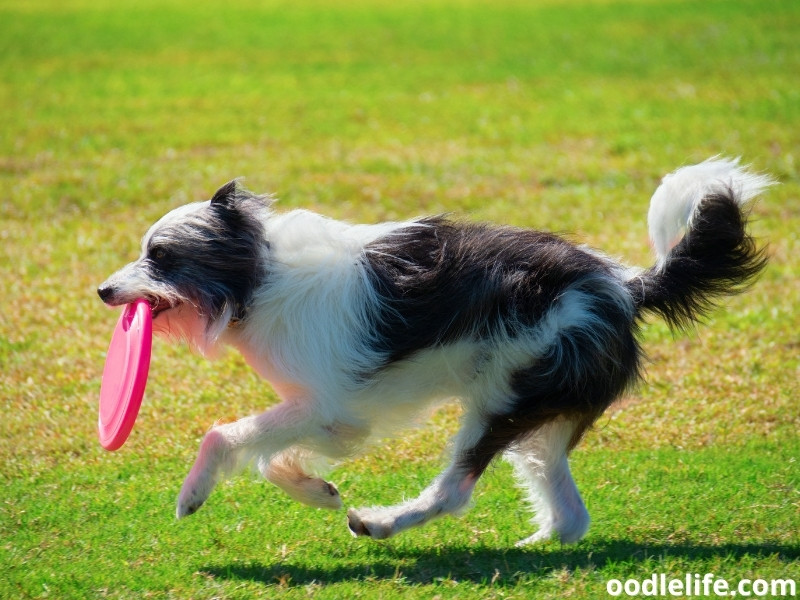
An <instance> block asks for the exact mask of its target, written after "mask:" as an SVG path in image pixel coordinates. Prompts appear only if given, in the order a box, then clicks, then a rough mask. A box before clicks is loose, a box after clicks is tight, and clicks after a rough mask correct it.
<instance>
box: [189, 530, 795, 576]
mask: <svg viewBox="0 0 800 600" xmlns="http://www.w3.org/2000/svg"><path fill="white" fill-rule="evenodd" d="M774 555H777V556H778V557H780V559H781V560H785V561H787V562H788V561H792V560H796V559H798V558H800V546H798V545H781V544H771V543H764V544H721V545H718V546H710V545H692V544H662V545H658V544H656V545H643V544H638V543H634V542H628V541H623V540H601V541H599V542H593V543H592V544H591V546H589V545H588V544H587V545H580V546H577V547H575V548H565V547H562V548H560V549H558V548H557V549H555V550H549V549H548V548H547V547H546V546H540V547H538V548H533V549H524V550H523V549H518V548H509V549H498V548H489V547H480V546H478V547H475V548H463V547H460V548H450V549H442V550H437V551H431V550H427V551H426V550H407V549H398V548H392V547H390V546H377V547H375V548H374V549H371V550H369V555H368V557H367V558H365V557H364V555H363V553H361V552H359V553H358V557H357V558H354V559H347V558H345V559H342V560H340V561H338V565H335V566H330V567H320V566H312V565H302V564H296V563H292V562H285V563H284V562H277V563H274V564H261V563H249V564H248V563H243V562H234V563H229V564H225V565H209V566H206V567H204V568H202V569H200V571H201V572H202V573H204V574H206V575H209V576H211V577H215V578H220V579H237V580H243V581H250V582H257V583H263V584H265V585H275V584H277V583H280V584H281V585H289V586H302V585H308V584H311V583H314V582H316V583H323V584H332V583H340V582H350V581H359V580H370V581H374V580H392V581H393V580H397V579H402V580H403V581H405V582H407V583H409V584H426V583H432V582H436V581H439V580H446V579H453V580H458V581H471V582H473V583H477V584H481V583H489V582H490V581H491V582H492V583H493V585H495V586H498V585H499V586H504V585H514V584H515V582H516V580H518V579H519V578H520V577H522V576H537V577H547V576H548V575H550V574H552V573H553V572H554V571H557V570H563V569H567V570H570V571H574V570H576V569H583V570H588V569H602V568H604V567H605V566H607V565H610V564H616V563H628V562H634V563H636V562H644V561H647V560H648V559H661V558H664V557H667V556H670V557H680V558H685V559H690V560H697V559H713V558H722V559H728V560H730V559H734V560H735V559H742V558H745V557H751V558H753V557H766V556H774ZM496 573H498V574H500V575H498V576H496V575H495V574H496Z"/></svg>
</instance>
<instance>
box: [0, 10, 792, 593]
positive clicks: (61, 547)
mask: <svg viewBox="0 0 800 600" xmlns="http://www.w3.org/2000/svg"><path fill="white" fill-rule="evenodd" d="M343 4H344V3H337V2H333V1H332V0H308V1H306V2H302V3H287V2H281V1H279V0H275V1H273V2H253V1H249V0H233V1H232V2H228V3H226V4H225V5H224V8H220V6H219V5H211V4H210V3H201V2H192V3H190V2H188V1H187V0H168V1H166V2H161V1H160V2H155V1H152V0H142V1H136V2H133V1H131V0H120V1H116V2H102V1H96V0H93V1H92V2H88V1H85V0H67V1H64V0H61V1H59V2H55V1H53V0H31V1H30V2H25V3H21V2H10V1H8V0H0V74H2V77H0V107H2V111H0V132H2V137H0V184H2V189H3V190H4V192H3V195H2V200H0V239H1V240H2V244H0V274H1V275H2V282H3V290H4V295H3V308H2V310H0V401H1V402H2V409H3V418H2V420H0V484H2V486H3V492H2V494H0V499H1V500H2V502H0V565H2V566H0V597H4V598H29V597H30V598H44V597H50V598H92V597H98V598H99V597H110V598H151V597H155V598H253V597H273V596H276V597H277V596H281V597H283V596H285V597H287V598H305V597H314V598H342V597H353V598H357V597H364V598H394V597H401V596H402V597H403V598H433V597H439V598H474V597H481V598H530V597H536V598H602V597H606V592H605V582H607V581H608V580H609V579H611V578H619V579H623V580H624V579H627V578H638V579H645V578H647V577H649V576H650V575H651V574H652V573H661V572H664V573H667V574H668V575H670V576H675V577H682V576H684V575H685V574H686V573H705V572H713V573H715V574H716V575H718V576H720V577H724V578H727V579H728V580H730V581H732V582H735V581H736V580H738V579H740V578H752V579H755V578H766V579H770V578H778V577H794V578H795V579H796V580H800V535H799V534H798V532H800V493H799V492H798V486H799V483H798V480H800V468H799V467H798V457H799V456H800V440H798V435H797V431H798V430H799V428H800V403H798V398H800V389H799V387H798V375H800V361H799V360H798V356H799V355H800V352H799V351H798V349H799V348H800V333H799V332H800V316H799V315H798V311H797V306H798V305H800V280H799V279H798V273H800V261H798V258H797V257H798V256H799V255H800V244H798V232H799V231H800V200H799V198H800V176H799V175H798V160H800V158H799V157H798V154H797V152H798V148H800V127H798V123H800V89H799V88H798V87H797V83H796V73H798V72H800V47H798V45H797V42H796V35H797V34H796V32H797V31H798V29H800V7H799V6H798V5H797V3H796V2H792V1H789V0H786V1H778V0H776V1H774V2H770V3H764V2H761V1H759V0H753V1H744V0H743V1H739V0H734V1H730V0H724V1H723V0H710V1H708V2H703V3H696V2H688V1H682V0H646V1H643V2H635V3H634V2H624V1H621V0H568V1H563V2H554V1H550V2H536V3H523V2H517V1H515V0H499V1H497V2H493V3H492V4H491V6H489V5H488V4H484V3H478V2H472V1H469V0H434V1H432V2H422V1H417V0H413V1H411V2H405V3H389V2H383V1H381V0H356V1H355V2H351V3H347V4H346V5H343ZM717 153H723V154H728V155H740V154H741V155H742V156H743V157H744V159H745V160H746V161H748V162H752V163H753V165H754V167H755V168H757V169H759V170H764V171H767V172H770V173H772V174H773V175H774V176H776V177H777V178H778V179H779V180H780V181H781V185H780V186H779V187H777V188H774V189H772V190H770V191H769V193H768V194H767V195H766V197H765V198H764V200H763V201H762V202H761V203H759V204H758V205H757V206H756V208H755V210H754V222H753V230H754V232H755V233H756V235H757V236H758V237H760V238H762V239H763V240H765V241H766V242H768V243H769V247H770V255H771V264H770V266H769V268H768V270H767V272H766V273H765V275H764V276H763V277H762V279H761V281H759V283H758V284H757V285H756V287H754V288H753V290H751V291H750V292H749V293H747V294H746V295H744V296H741V297H738V298H735V299H733V300H732V301H730V302H729V303H727V305H726V307H725V308H724V309H722V310H720V311H719V312H717V313H716V314H715V315H714V316H713V317H712V318H711V319H710V322H709V323H708V324H707V326H705V327H703V328H701V329H699V330H698V331H697V333H695V334H693V335H691V336H687V337H680V338H677V339H674V338H673V337H672V336H671V335H670V334H669V332H668V331H667V329H666V327H665V326H664V325H663V324H661V323H658V322H654V323H653V324H652V325H651V326H649V327H648V328H647V330H646V332H645V338H646V339H645V342H646V347H647V349H648V353H649V356H650V359H651V360H650V364H649V368H648V380H649V383H648V385H647V386H644V387H643V388H642V389H641V390H639V391H637V392H636V393H635V394H633V395H631V396H629V397H626V398H624V399H623V400H622V401H621V402H620V403H618V405H616V406H615V407H614V408H613V409H612V410H611V411H609V413H608V414H607V415H605V416H604V417H603V418H602V419H601V421H600V422H599V423H598V425H597V428H596V430H595V431H594V432H593V433H592V434H590V435H589V436H588V437H587V439H586V440H585V441H584V443H583V444H582V445H581V446H580V447H579V449H578V450H576V452H575V453H574V455H573V459H572V463H573V470H574V472H575V474H576V479H577V481H578V484H579V486H580V487H581V489H582V491H583V494H584V496H585V498H586V501H587V504H588V506H589V509H590V512H591V513H592V516H593V519H594V522H593V526H592V529H591V530H590V533H589V535H588V536H587V538H586V539H585V540H583V541H582V542H581V543H579V544H578V545H576V546H571V547H561V546H560V545H558V544H557V543H548V544H541V545H539V546H537V547H535V548H530V549H525V550H517V549H514V548H513V543H514V542H515V541H516V540H517V539H520V538H522V537H524V536H526V535H528V534H529V533H530V532H531V531H530V526H529V525H528V524H527V519H528V513H527V512H526V510H525V507H524V505H523V504H522V502H521V501H520V497H519V493H518V492H517V490H516V489H515V488H514V487H513V485H512V480H511V474H510V472H509V469H508V468H507V466H506V465H505V464H502V463H499V464H498V465H497V466H496V467H494V468H493V469H492V470H491V472H490V473H489V474H488V475H487V476H486V477H485V479H483V480H482V481H481V483H480V484H479V486H478V490H477V493H476V496H475V505H474V507H473V509H472V510H471V511H470V512H469V513H467V515H465V516H464V517H463V518H461V519H448V520H443V521H439V522H435V523H433V524H432V525H431V526H429V527H426V528H424V529H420V530H416V531H412V532H408V533H406V534H404V535H402V536H400V537H398V538H396V539H392V540H389V541H387V542H384V543H376V542H371V541H368V540H363V539H358V540H354V539H352V538H351V537H350V536H349V534H348V533H347V531H346V527H345V525H344V516H343V514H341V513H327V512H321V511H315V510H312V509H308V508H306V507H303V506H300V505H297V504H295V503H292V502H291V501H289V500H288V499H287V498H285V497H284V496H283V495H282V494H281V493H280V492H279V491H278V490H276V489H274V488H271V487H269V486H268V485H266V484H264V483H262V482H259V481H257V480H256V479H255V478H254V477H249V476H246V475H245V476H242V477H239V478H236V479H234V480H232V481H231V482H228V483H226V484H224V485H222V486H220V488H219V489H218V490H216V491H215V492H214V494H213V495H212V497H211V499H210V500H209V503H208V505H207V506H206V507H204V508H203V510H202V512H201V513H199V514H198V515H196V516H195V517H192V518H190V519H187V520H183V521H180V522H177V521H175V520H174V518H173V510H174V500H175V497H176V495H177V491H178V489H179V486H180V483H181V481H182V478H183V476H184V475H185V473H186V472H187V471H188V468H189V466H190V465H191V462H192V460H193V458H194V453H195V452H196V448H197V444H198V441H199V439H200V437H201V436H202V434H203V433H204V432H205V431H206V430H207V429H208V427H209V426H210V425H211V424H212V423H213V422H214V421H216V420H217V419H220V418H232V417H240V416H244V415H247V414H251V413H253V412H256V411H259V410H263V408H264V407H265V406H267V405H269V404H271V403H273V402H274V401H275V398H274V396H273V395H272V393H271V391H270V390H269V388H268V386H265V385H264V384H263V382H261V381H259V380H258V379H257V378H256V376H255V375H254V374H252V373H251V372H250V371H249V370H248V368H247V367H246V366H245V365H244V364H243V363H242V361H241V359H240V358H239V357H238V356H235V355H233V354H231V355H229V356H226V357H224V358H223V359H222V360H220V361H218V362H215V363H208V362H206V361H202V360H200V359H199V358H197V357H194V356H192V355H190V354H189V353H188V352H187V350H186V349H185V348H181V347H172V346H169V345H167V344H165V343H163V342H158V341H157V342H156V344H155V348H154V351H155V360H154V364H153V366H152V369H151V376H150V382H149V384H148V386H149V387H148V396H147V398H146V399H145V402H144V405H143V408H142V411H141V413H140V416H139V419H138V421H137V426H136V429H135V430H134V432H133V434H132V436H131V438H130V439H129V440H128V442H127V444H126V445H125V446H124V447H123V449H122V450H121V451H119V452H116V453H107V452H105V451H103V450H102V449H101V448H100V447H99V445H98V444H97V441H96V434H95V421H96V411H97V406H96V402H97V391H98V388H99V376H100V370H101V367H102V362H103V358H104V352H105V349H106V346H107V342H108V335H109V333H110V331H111V328H112V326H113V323H114V321H115V319H116V315H115V314H114V313H112V312H109V311H105V310H103V309H102V307H101V306H100V304H99V301H98V300H97V298H96V296H95V295H94V289H95V287H96V285H97V284H98V283H99V282H100V281H102V280H103V279H104V278H105V276H106V275H107V274H108V273H110V272H112V271H113V270H115V269H116V268H118V267H119V266H120V265H121V264H123V263H124V262H125V261H128V260H131V259H132V258H133V257H134V256H135V255H136V251H137V240H138V237H139V236H140V235H141V234H142V233H143V232H144V230H145V228H146V227H147V226H148V225H149V224H150V223H151V222H152V221H153V220H155V219H156V218H157V217H158V216H160V215H161V214H163V213H164V212H165V211H166V210H168V209H169V208H172V207H174V206H175V205H177V204H180V203H183V202H187V201H190V200H195V199H201V198H207V197H208V196H209V194H210V193H211V192H213V190H215V189H216V187H217V186H218V185H220V184H221V183H223V182H225V181H227V180H228V179H230V178H232V177H235V176H239V175H245V176H247V183H248V185H249V187H251V188H252V189H254V190H257V191H267V190H270V191H273V192H275V193H276V194H277V195H278V196H279V197H280V200H281V201H280V206H282V207H285V208H292V207H295V206H302V207H307V208H311V209H315V210H320V211H322V212H325V213H327V214H330V215H332V216H334V217H338V218H346V219H350V220H354V221H355V220H358V221H376V220H379V219H396V218H403V217H409V216H413V215H417V214H426V213H435V212H442V211H448V212H454V213H456V214H460V215H465V216H467V217H469V218H473V219H484V220H492V221H498V222H508V223H514V224H518V225H525V226H532V227H538V228H546V229H554V230H558V231H565V232H574V234H575V236H576V237H578V238H579V239H581V240H583V241H586V242H587V243H589V244H591V245H593V246H596V247H599V248H602V249H603V250H605V251H607V252H610V253H611V254H614V255H619V256H623V257H625V259H626V260H627V261H628V262H630V263H633V264H648V262H649V261H650V260H651V258H650V255H649V253H648V248H647V237H646V227H645V223H644V220H645V214H646V203H647V198H648V197H649V194H650V193H652V190H653V189H654V187H655V185H656V184H657V182H658V178H659V177H660V176H661V175H663V174H664V173H665V172H667V171H669V170H671V169H673V168H675V167H677V166H679V165H682V164H686V163H689V162H692V161H698V160H702V159H704V158H706V157H707V156H709V155H713V154H717ZM456 420H457V411H456V410H455V409H454V408H453V407H450V406H448V407H445V408H444V409H443V410H441V411H439V412H438V413H436V414H435V415H434V418H433V422H432V424H431V425H428V426H425V427H422V428H420V429H419V430H415V431H412V432H410V433H409V435H408V436H406V437H404V438H402V439H398V440H394V441H390V442H387V443H386V444H385V445H381V446H380V447H378V448H376V449H374V450H373V451H371V452H370V453H368V454H367V455H366V456H365V457H363V458H360V459H358V460H356V461H353V462H351V463H348V464H346V465H343V466H341V467H339V468H337V469H336V470H335V471H334V472H333V474H332V479H333V480H334V481H336V482H337V484H338V485H339V488H340V490H341V491H342V494H343V497H344V499H345V502H346V504H347V505H349V506H359V505H363V504H371V503H385V502H394V501H397V500H398V499H400V498H402V497H406V496H410V495H412V494H414V493H415V492H417V491H418V490H419V489H421V488H422V487H423V486H424V485H425V483H426V482H427V481H428V480H430V478H431V477H433V476H434V475H435V474H436V472H437V467H439V466H440V465H441V463H442V460H443V459H442V454H443V451H444V447H445V441H444V440H445V439H446V437H447V435H448V434H450V433H451V432H452V431H453V430H454V428H455V423H456Z"/></svg>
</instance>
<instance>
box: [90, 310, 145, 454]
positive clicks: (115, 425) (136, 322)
mask: <svg viewBox="0 0 800 600" xmlns="http://www.w3.org/2000/svg"><path fill="white" fill-rule="evenodd" d="M152 344H153V316H152V314H151V312H150V304H149V303H148V302H147V300H143V299H139V300H136V301H134V302H132V303H131V304H128V305H126V306H125V309H124V310H123V311H122V315H120V318H119V321H117V326H116V327H115V328H114V334H113V335H112V336H111V344H110V345H109V346H108V354H106V364H105V367H103V380H102V382H101V384H100V416H99V418H98V420H97V434H98V436H99V438H100V445H101V446H103V448H105V449H106V450H117V449H118V448H119V447H120V446H122V444H124V443H125V440H127V439H128V436H129V435H130V433H131V430H132V429H133V424H134V422H135V421H136V416H137V415H138V414H139V407H140V406H141V405H142V397H143V396H144V388H145V386H146V385H147V373H148V371H149V370H150V349H151V347H152Z"/></svg>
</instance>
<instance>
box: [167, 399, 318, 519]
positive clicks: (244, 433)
mask: <svg viewBox="0 0 800 600" xmlns="http://www.w3.org/2000/svg"><path fill="white" fill-rule="evenodd" d="M310 412H311V411H309V410H308V409H307V407H306V406H305V405H304V404H302V403H300V402H282V403H281V404H278V405H277V406H275V407H273V408H271V409H270V410H268V411H266V412H264V413H261V414H260V415H255V416H252V417H246V418H244V419H240V420H238V421H236V422H234V423H227V424H225V425H219V426H216V427H214V428H213V429H212V430H211V431H209V432H208V433H207V434H206V435H205V437H204V438H203V441H202V442H201V444H200V452H199V454H198V456H197V460H196V461H195V463H194V466H193V467H192V470H191V471H189V475H187V477H186V480H185V481H184V482H183V486H182V487H181V491H180V494H179V495H178V506H177V510H176V514H177V517H178V518H179V519H180V518H181V517H185V516H187V515H191V514H193V513H194V512H196V511H197V509H199V508H200V507H201V506H202V505H203V503H204V502H205V501H206V499H207V498H208V496H209V494H211V490H213V489H214V486H215V485H216V484H217V482H218V481H219V480H220V478H221V477H222V476H224V475H227V474H230V473H231V472H232V471H234V470H235V469H236V468H237V467H238V466H239V465H240V463H241V462H242V459H247V458H250V457H252V456H255V455H261V456H271V455H274V454H276V453H278V452H280V451H282V450H284V449H286V448H287V447H289V446H291V445H293V444H295V443H296V442H297V441H298V440H300V439H302V438H303V437H305V435H306V434H307V432H308V431H309V429H310V428H313V427H314V426H315V423H314V421H313V419H312V418H311V416H310Z"/></svg>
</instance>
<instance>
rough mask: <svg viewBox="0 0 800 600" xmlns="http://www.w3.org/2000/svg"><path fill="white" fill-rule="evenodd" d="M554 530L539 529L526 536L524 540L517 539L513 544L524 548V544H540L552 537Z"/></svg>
mask: <svg viewBox="0 0 800 600" xmlns="http://www.w3.org/2000/svg"><path fill="white" fill-rule="evenodd" d="M554 534H555V532H554V531H553V530H552V529H540V530H539V531H537V532H536V533H534V534H533V535H532V536H529V537H526V538H525V539H524V540H520V541H518V542H517V543H516V544H514V546H515V547H517V548H525V547H526V546H533V545H534V544H540V543H543V542H547V541H548V540H550V538H552V537H553V535H554Z"/></svg>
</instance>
